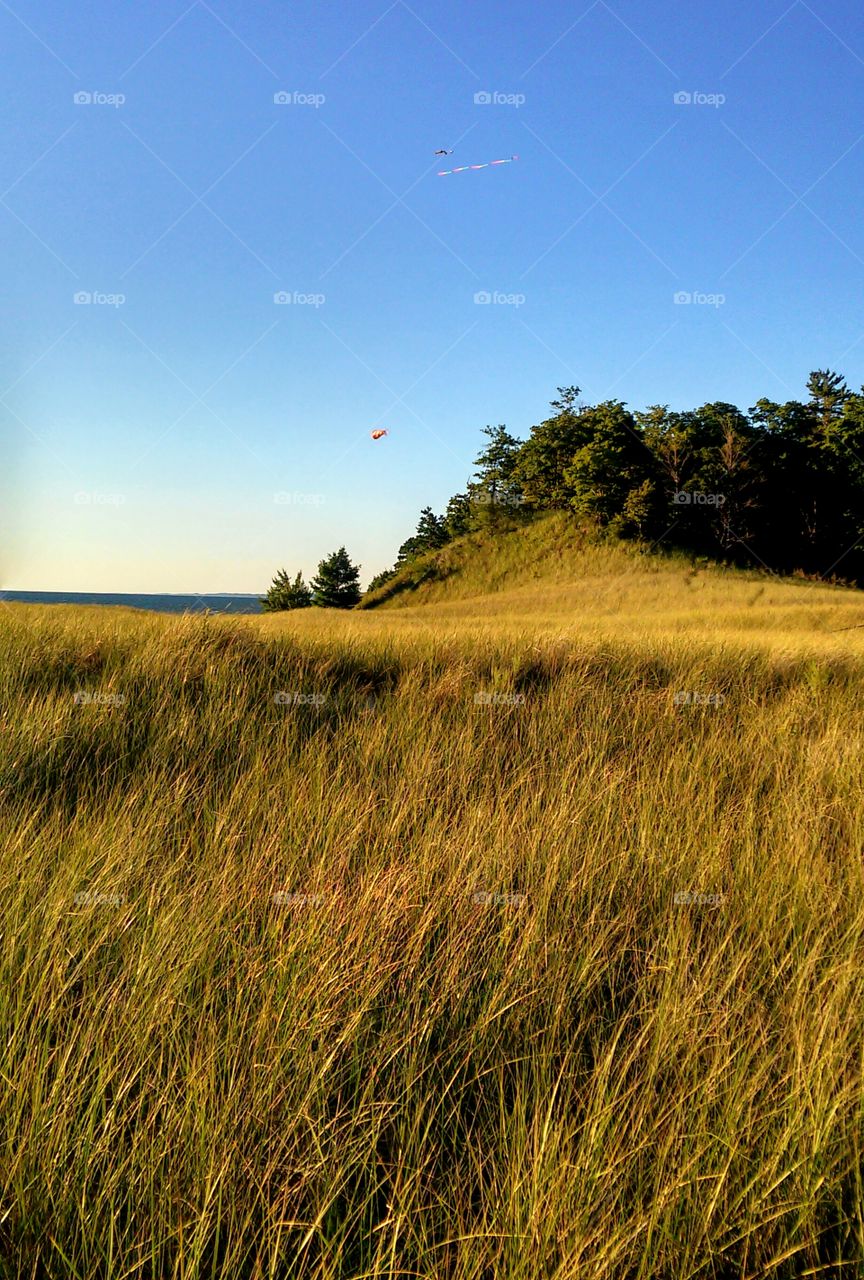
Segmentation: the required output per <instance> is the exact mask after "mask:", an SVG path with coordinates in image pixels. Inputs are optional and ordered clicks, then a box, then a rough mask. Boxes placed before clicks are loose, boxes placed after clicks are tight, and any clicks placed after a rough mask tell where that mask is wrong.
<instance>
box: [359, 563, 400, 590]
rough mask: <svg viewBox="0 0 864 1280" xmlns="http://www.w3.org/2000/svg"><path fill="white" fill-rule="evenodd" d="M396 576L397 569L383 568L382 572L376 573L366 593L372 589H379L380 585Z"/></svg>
mask: <svg viewBox="0 0 864 1280" xmlns="http://www.w3.org/2000/svg"><path fill="white" fill-rule="evenodd" d="M395 576H396V570H395V569H382V570H381V572H380V573H376V574H375V577H374V578H373V579H372V581H371V582H370V583H369V586H368V587H367V588H366V594H368V593H369V592H370V591H377V590H378V588H379V587H383V586H384V583H385V582H389V581H390V579H391V578H393V577H395Z"/></svg>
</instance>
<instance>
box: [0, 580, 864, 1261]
mask: <svg viewBox="0 0 864 1280" xmlns="http://www.w3.org/2000/svg"><path fill="white" fill-rule="evenodd" d="M670 572H671V570H670ZM675 572H678V574H679V577H680V570H676V571H675ZM598 581H599V579H598ZM728 583H732V586H731V587H730V589H734V590H736V591H737V590H739V586H738V585H735V584H736V583H739V584H740V590H741V591H742V592H744V593H748V592H749V593H752V591H753V589H754V588H753V584H752V582H749V581H745V580H744V579H740V580H739V579H734V581H733V577H732V575H730V576H729V578H728V582H727V585H728ZM637 585H638V590H639V591H642V592H643V593H645V594H644V600H646V601H647V600H648V599H649V598H653V597H652V593H653V592H655V589H656V580H655V579H652V578H651V576H650V575H642V576H641V577H640V576H638V575H637V577H635V578H633V580H632V583H631V585H630V586H629V587H627V590H628V591H630V593H631V594H630V596H629V597H628V599H627V601H625V602H624V604H623V605H622V616H625V615H626V616H630V617H631V625H630V628H629V634H628V633H627V629H626V628H624V627H621V628H620V629H619V630H618V631H616V632H614V633H613V632H611V631H609V630H606V631H603V630H602V628H601V629H600V630H598V629H597V627H596V626H595V622H596V620H597V618H596V616H595V619H594V621H592V622H590V624H586V627H585V629H584V630H583V632H582V633H581V634H580V632H579V630H578V626H577V625H576V624H575V623H571V621H570V620H569V619H566V618H564V617H563V615H562V614H561V612H560V610H559V604H557V603H551V602H550V603H549V606H548V613H549V621H548V625H547V622H546V621H544V620H543V619H542V618H541V619H540V620H537V619H535V617H534V616H533V614H532V613H531V611H530V610H526V611H525V612H523V613H521V614H519V613H516V612H514V611H513V606H512V601H511V602H510V603H509V604H507V602H502V608H501V611H500V615H501V616H500V618H499V619H498V624H497V628H496V623H495V618H494V614H493V612H491V611H489V610H488V608H487V606H486V605H484V604H482V603H480V604H477V605H476V606H475V605H470V604H469V603H465V604H463V606H462V607H463V609H464V610H465V612H464V613H463V614H462V615H460V614H459V613H458V602H457V603H456V604H454V605H453V606H452V607H451V613H450V614H448V612H447V609H446V608H445V607H443V606H442V607H441V608H428V609H427V610H426V621H425V622H424V621H423V620H422V619H421V617H420V616H419V615H420V614H421V613H422V612H423V611H422V610H419V609H417V610H413V611H412V610H410V609H407V610H401V609H400V610H398V611H396V612H394V613H391V614H390V615H389V616H385V614H383V613H379V614H374V613H373V614H369V615H362V614H361V615H358V616H357V617H354V616H352V617H350V618H344V617H341V618H333V617H332V616H331V615H325V616H322V615H320V614H318V613H317V611H313V612H312V613H310V614H309V615H307V616H305V617H303V618H290V619H287V620H283V619H269V618H267V619H256V620H238V619H234V620H221V619H207V618H203V619H197V618H183V619H163V618H156V617H146V616H141V617H136V616H134V615H132V614H131V613H130V614H123V613H110V612H109V611H101V610H94V611H89V612H88V611H86V610H79V611H69V612H65V611H62V610H57V609H43V610H39V609H35V608H29V607H18V608H15V609H11V610H5V611H4V612H3V613H2V615H0V707H2V717H3V720H2V725H3V732H2V735H0V832H2V837H3V843H2V848H3V852H2V856H0V1022H2V1036H0V1188H2V1190H0V1195H2V1199H0V1257H2V1262H0V1268H2V1275H3V1276H4V1277H13V1276H14V1277H19V1276H20V1277H25V1276H27V1277H33V1278H35V1277H43V1276H44V1277H52V1278H53V1277H56V1278H57V1280H61V1278H62V1280H67V1278H68V1277H80V1280H90V1278H91V1277H112V1278H113V1277H129V1278H130V1280H132V1278H135V1280H144V1278H145V1277H146V1278H148V1280H157V1278H158V1280H161V1278H163V1277H166V1278H167V1277H176V1278H177V1280H193V1278H195V1280H197V1278H199V1277H208V1278H209V1277H213V1278H214V1280H215V1277H220V1278H228V1280H235V1278H236V1280H241V1278H242V1280H250V1278H251V1280H258V1278H259V1277H260V1278H261V1280H264V1278H265V1277H266V1278H268V1280H270V1278H272V1280H275V1278H276V1277H280V1278H283V1277H284V1278H286V1280H287V1278H288V1277H292V1278H293V1277H304V1278H305V1277H309V1278H315V1280H337V1277H338V1278H339V1280H343V1278H344V1280H347V1278H348V1277H352V1278H358V1280H359V1277H370V1278H371V1277H390V1276H414V1277H424V1278H426V1277H428V1278H429V1280H432V1278H433V1277H435V1278H436V1280H439V1278H443V1277H446V1278H447V1280H491V1278H492V1277H513V1278H514V1280H537V1278H538V1277H548V1278H550V1280H551V1278H552V1277H555V1280H564V1278H565V1277H568V1278H569V1277H577V1276H578V1277H580V1280H581V1278H582V1277H586V1278H591V1280H612V1278H613V1277H615V1278H618V1277H621V1278H622V1280H623V1278H624V1277H627V1278H628V1280H629V1278H630V1277H633V1278H636V1277H638V1278H639V1280H649V1278H652V1280H653V1278H657V1280H660V1278H662V1280H673V1278H674V1280H684V1278H687V1277H706V1280H707V1278H708V1277H712V1278H713V1280H719V1278H723V1280H725V1278H727V1277H728V1278H729V1280H731V1278H732V1277H735V1278H736V1280H737V1278H738V1277H745V1276H746V1277H753V1278H755V1277H763V1276H764V1277H768V1276H771V1277H783V1278H789V1280H792V1277H799V1276H803V1275H823V1276H839V1275H848V1276H850V1277H851V1276H858V1275H861V1274H862V1273H864V1221H862V1197H861V1170H862V1164H861V1151H862V1102H864V1076H862V1054H864V873H862V861H861V847H862V834H864V797H862V789H861V760H862V748H864V728H862V725H864V686H862V674H864V661H862V660H861V659H860V658H859V657H858V656H857V650H858V647H859V644H858V642H857V640H856V633H855V632H853V633H851V636H849V637H846V639H847V640H849V641H850V643H849V644H848V645H847V646H846V647H841V645H840V643H839V641H836V642H835V641H833V640H832V641H831V642H830V644H828V643H827V642H826V645H827V647H824V648H822V649H819V648H818V646H817V651H814V650H813V648H812V646H811V644H810V639H811V638H812V637H809V634H808V635H804V634H803V631H802V633H801V639H802V643H801V645H800V646H797V647H796V644H795V643H794V640H793V639H790V637H792V635H793V627H794V626H795V625H796V623H795V618H796V616H797V618H798V620H799V621H800V619H801V618H806V617H811V616H813V615H812V612H808V610H811V611H812V609H813V608H814V607H816V605H814V604H812V603H811V602H812V601H813V597H812V595H807V596H806V598H805V596H804V595H803V594H802V595H796V594H795V593H796V592H797V593H806V592H807V591H808V588H807V587H806V586H804V585H800V586H798V587H789V591H790V592H791V593H792V594H790V595H789V596H788V597H787V596H784V601H785V603H784V604H783V606H782V608H780V610H779V613H780V614H782V616H779V615H778V606H775V605H772V606H771V608H773V609H774V616H775V620H776V627H777V635H778V636H779V637H780V640H779V642H778V643H777V644H775V645H774V646H772V645H771V644H770V643H765V644H758V643H756V642H755V640H754V643H753V644H749V645H748V644H747V643H745V640H744V639H742V628H741V627H740V625H739V622H740V619H739V618H738V616H737V615H736V614H735V611H734V610H733V615H735V616H732V617H731V619H729V618H727V621H729V631H728V633H727V634H723V635H720V636H719V637H718V638H717V639H716V640H715V641H714V642H713V643H709V642H708V640H707V636H706V633H705V629H704V628H702V629H700V628H699V627H698V626H695V627H693V628H690V629H689V630H683V631H680V632H676V630H675V627H674V626H673V625H671V624H670V622H669V619H670V617H672V616H673V615H674V614H675V610H676V608H677V605H676V604H675V602H674V600H673V601H671V602H670V600H669V598H668V597H667V598H666V602H665V605H663V607H662V608H661V603H662V602H660V601H658V603H657V608H658V610H659V611H660V613H662V616H663V619H664V622H663V626H662V627H659V626H658V628H656V629H654V630H651V626H650V621H649V619H648V615H649V614H650V612H651V610H650V607H649V606H648V605H647V603H646V605H645V608H644V610H643V614H644V626H645V628H647V630H646V631H645V632H644V633H643V634H639V633H637V630H636V628H635V627H634V625H633V624H632V618H634V617H635V616H636V614H637V613H638V609H637V607H636V603H635V597H634V596H633V594H632V593H633V592H635V591H637ZM605 589H606V590H612V588H611V587H610V585H609V582H608V581H607V582H606V587H605ZM781 589H782V590H784V591H785V590H786V586H785V584H773V583H771V584H769V585H768V587H767V588H766V590H767V591H768V592H769V593H770V592H781ZM622 590H623V588H622ZM538 591H539V588H538ZM548 594H549V589H548V587H547V595H548ZM709 596H710V593H709ZM833 598H834V600H835V601H836V602H837V607H838V610H839V611H841V612H842V611H844V610H847V611H848V610H854V607H857V606H856V605H855V601H856V600H857V597H854V596H852V595H851V594H850V595H846V594H844V593H834V595H833ZM556 599H557V597H556ZM742 600H743V598H742ZM559 603H560V602H559ZM739 606H740V608H739V611H740V612H741V613H742V616H743V613H744V611H745V610H746V607H747V606H746V604H744V603H743V602H742V601H739ZM704 607H705V609H706V610H707V611H709V612H710V609H711V608H712V607H713V606H712V604H711V600H710V599H709V598H706V599H705V603H704ZM827 607H828V606H827V605H826V604H825V602H824V601H821V602H819V604H818V608H823V609H825V608H827ZM508 608H509V609H510V612H509V613H508V612H507V609H508ZM796 609H797V610H799V613H798V614H797V615H796V613H795V611H796ZM628 610H629V611H630V612H629V614H628ZM720 610H721V604H720V602H719V598H718V611H717V612H716V613H715V617H716V620H717V623H718V626H722V622H723V617H726V615H723V617H721V612H720ZM453 611H455V612H453ZM484 611H485V612H484ZM817 611H818V610H817ZM697 612H698V611H697ZM597 616H599V615H597ZM694 616H695V615H694ZM820 616H821V615H820ZM850 616H851V614H850ZM837 625H838V626H839V625H842V622H838V624H837ZM814 626H815V628H816V630H817V631H819V634H820V635H821V630H824V628H823V627H822V624H821V623H819V624H818V625H817V624H814ZM820 628H821V630H820ZM858 634H860V633H858ZM646 637H647V638H646ZM820 643H821V642H820ZM76 694H77V695H79V696H78V699H77V700H76V696H75V695H76ZM81 695H85V696H81ZM277 695H278V696H277Z"/></svg>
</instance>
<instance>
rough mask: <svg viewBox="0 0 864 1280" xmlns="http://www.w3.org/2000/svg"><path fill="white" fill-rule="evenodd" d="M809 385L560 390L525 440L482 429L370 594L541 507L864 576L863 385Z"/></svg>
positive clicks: (738, 554) (724, 554)
mask: <svg viewBox="0 0 864 1280" xmlns="http://www.w3.org/2000/svg"><path fill="white" fill-rule="evenodd" d="M807 393H808V395H807V399H804V400H789V401H786V402H785V403H780V402H778V401H774V400H769V399H767V398H763V399H761V400H759V401H757V403H756V404H755V405H754V406H752V407H751V408H750V409H748V410H747V412H746V413H744V412H742V410H740V409H739V408H737V407H736V406H735V405H733V404H728V403H726V402H724V401H714V402H712V403H710V404H705V405H702V406H701V407H700V408H697V409H688V410H684V411H680V412H679V411H677V410H671V409H670V408H669V407H668V405H651V406H649V407H648V408H647V409H645V410H643V411H631V410H630V409H628V408H627V406H626V404H625V403H624V402H623V401H620V400H604V401H602V402H601V403H599V404H593V405H592V404H587V403H585V402H583V401H582V400H581V399H580V396H581V391H580V388H579V387H576V386H569V387H559V388H558V397H557V399H555V400H553V401H552V402H551V405H550V408H551V410H552V412H551V413H550V415H549V416H548V417H547V418H545V419H544V420H543V421H542V422H540V423H538V424H537V425H536V426H533V427H531V429H530V433H529V436H528V438H527V439H526V440H520V439H518V438H517V437H515V436H513V435H511V434H510V432H509V431H508V430H507V428H506V427H505V426H503V425H500V424H499V425H498V426H496V427H491V426H487V427H485V428H484V432H483V434H484V435H485V436H486V438H487V443H486V445H485V447H484V448H483V449H482V450H481V452H480V453H479V455H478V457H477V458H476V459H475V463H474V465H475V467H476V471H475V472H474V474H473V476H472V477H471V479H470V480H469V481H468V483H467V485H466V487H465V489H464V491H463V492H461V493H457V494H455V495H454V496H453V497H452V498H451V499H450V501H449V502H448V503H447V506H446V509H445V510H444V512H443V513H442V514H441V515H436V514H435V512H434V511H433V510H432V509H431V508H430V507H424V509H423V510H422V512H421V513H420V519H419V522H418V524H417V528H416V531H415V532H414V534H413V535H412V536H411V537H409V538H408V539H406V541H405V542H403V543H402V545H401V547H400V548H399V551H398V554H397V557H396V562H395V564H394V565H393V567H392V568H390V569H387V570H385V571H384V572H383V573H380V574H378V575H377V577H375V578H373V580H372V582H371V583H370V584H369V587H368V590H370V591H372V590H375V589H376V588H377V587H380V586H383V585H384V584H385V583H386V582H388V581H389V580H390V579H391V578H393V577H394V575H395V574H397V573H398V572H399V570H400V569H401V568H403V566H404V565H406V564H408V563H410V562H411V561H412V560H415V559H416V558H417V557H418V556H420V555H424V554H425V553H426V552H428V551H433V550H436V549H438V548H440V547H443V546H444V545H446V543H448V542H450V541H451V540H452V539H453V538H458V537H461V536H462V535H463V534H466V533H472V532H475V531H477V530H481V529H492V530H494V529H496V528H504V527H512V526H513V524H514V523H518V522H519V521H522V520H528V519H530V518H531V517H532V516H533V515H534V514H535V513H536V512H541V511H550V510H565V511H571V512H573V514H574V515H575V516H576V517H578V518H579V519H580V521H581V522H582V523H584V524H586V525H590V526H593V527H594V528H596V529H597V530H600V531H606V532H607V533H608V534H609V535H612V536H617V537H620V538H628V539H638V540H639V541H642V542H645V543H648V544H651V545H654V546H664V547H670V548H678V549H681V550H685V551H688V552H693V553H697V554H700V555H704V556H708V557H712V558H720V559H723V560H725V561H727V562H731V563H734V564H738V565H746V566H750V567H760V566H761V567H764V568H767V569H770V570H773V571H776V572H780V573H790V572H794V571H799V572H802V573H805V574H807V575H812V576H818V577H822V578H825V579H827V580H837V581H846V582H851V583H854V584H856V585H858V584H862V583H864V545H862V544H864V387H862V389H861V391H860V392H854V391H852V390H851V389H850V388H849V387H848V385H847V383H846V381H845V379H844V378H843V377H842V376H841V375H840V374H838V373H835V372H833V371H832V370H829V369H820V370H816V371H815V372H813V373H811V374H810V377H809V379H808V381H807ZM342 550H343V552H344V548H343V549H342ZM346 559H347V557H346ZM322 563H323V562H322ZM349 563H350V562H349ZM319 573H320V569H319ZM358 598H359V591H358ZM351 603H352V604H353V603H356V600H352V602H351Z"/></svg>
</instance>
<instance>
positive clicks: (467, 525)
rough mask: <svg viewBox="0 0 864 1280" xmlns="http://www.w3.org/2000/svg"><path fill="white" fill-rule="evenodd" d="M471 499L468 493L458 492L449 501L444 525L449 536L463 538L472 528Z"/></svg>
mask: <svg viewBox="0 0 864 1280" xmlns="http://www.w3.org/2000/svg"><path fill="white" fill-rule="evenodd" d="M471 522H472V510H471V499H470V498H469V497H468V494H467V493H456V494H454V495H453V497H452V498H451V499H450V501H449V502H448V503H447V510H446V511H445V513H444V525H445V528H446V529H447V533H448V536H449V537H451V538H461V537H462V535H463V534H464V533H470V532H471V529H472V523H471Z"/></svg>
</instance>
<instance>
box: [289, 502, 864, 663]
mask: <svg viewBox="0 0 864 1280" xmlns="http://www.w3.org/2000/svg"><path fill="white" fill-rule="evenodd" d="M361 608H363V609H365V610H366V611H367V612H369V613H374V614H375V615H379V616H383V617H384V618H386V621H382V623H381V625H382V627H385V626H386V628H387V629H389V630H390V631H391V632H393V631H395V632H396V633H400V632H401V630H402V629H403V628H409V629H411V630H416V629H417V628H418V627H420V628H422V627H423V626H424V625H429V626H432V625H433V624H434V625H441V626H444V625H448V624H449V625H451V626H457V625H458V626H459V627H460V628H465V627H470V626H472V625H473V626H478V627H482V629H483V630H484V631H486V632H487V633H501V634H503V633H504V632H511V633H512V632H519V631H526V630H528V631H533V632H535V633H536V634H537V635H538V636H539V635H544V634H551V635H556V636H559V637H560V636H561V635H562V634H564V635H567V636H572V637H576V636H579V637H582V638H585V639H594V640H600V639H601V638H605V639H617V640H621V641H622V642H626V643H634V642H641V643H652V644H654V643H658V642H661V641H666V642H672V641H674V639H675V638H676V637H681V636H685V635H687V636H690V637H692V638H694V639H700V640H701V641H702V642H703V643H705V644H706V645H708V646H710V647H712V648H716V647H717V646H718V645H721V644H728V643H731V644H742V645H746V646H747V647H752V646H755V647H757V648H762V649H764V648H770V649H774V650H777V649H785V650H788V651H789V652H796V653H797V652H804V651H808V652H813V651H816V652H834V653H856V654H858V653H862V652H864V645H862V641H864V625H862V624H864V593H862V592H861V591H859V590H856V589H854V588H849V587H842V586H833V585H830V584H828V583H822V582H816V581H810V580H806V579H804V578H800V577H779V576H778V575H776V574H773V573H770V572H767V571H765V570H763V569H755V570H742V569H736V568H727V567H724V566H722V565H718V564H712V563H710V562H708V561H706V560H694V559H693V558H691V557H687V556H685V555H684V554H683V553H680V552H676V553H673V554H671V555H664V554H661V553H659V552H657V551H648V552H645V551H643V550H641V549H639V548H638V547H637V546H635V545H634V544H630V543H625V542H614V541H609V542H601V543H598V542H596V541H592V540H590V539H589V538H587V537H586V536H585V534H584V533H582V532H580V530H579V528H578V526H577V525H576V524H575V522H574V521H573V520H572V519H571V518H570V517H568V516H566V515H563V514H555V515H550V516H548V517H545V518H541V519H538V520H536V521H535V522H533V523H531V524H528V525H525V526H522V527H519V528H515V529H513V530H512V531H509V532H505V533H499V534H495V535H492V534H488V533H475V534H469V535H468V536H466V537H464V538H460V539H458V540H457V541H455V542H453V543H451V544H449V545H448V546H446V547H444V548H443V549H442V550H440V551H436V552H432V553H430V554H428V555H426V556H424V557H422V558H421V559H419V560H417V561H416V562H415V563H413V564H409V565H408V566H406V567H405V568H404V569H402V570H401V571H400V573H399V574H397V576H396V577H395V578H394V579H393V580H391V581H390V582H388V583H387V584H386V585H385V586H383V587H382V588H380V589H379V590H378V591H376V592H372V593H370V594H369V595H367V596H366V597H364V600H363V603H362V606H361ZM311 613H312V614H313V615H318V616H320V611H318V610H312V611H311ZM355 617H356V614H355V615H352V621H353V618H355ZM303 623H305V625H306V626H308V627H309V628H311V629H313V630H316V629H317V624H316V621H315V620H313V618H309V619H308V620H307V619H304V620H303ZM357 626H358V631H357V634H369V633H370V632H372V631H374V629H375V628H374V625H373V624H371V623H365V624H364V625H362V626H361V625H360V624H359V623H358V624H357ZM859 627H860V629H858V628H859Z"/></svg>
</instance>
